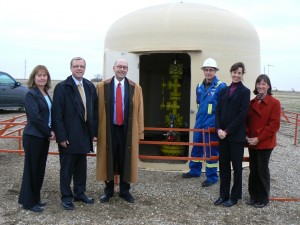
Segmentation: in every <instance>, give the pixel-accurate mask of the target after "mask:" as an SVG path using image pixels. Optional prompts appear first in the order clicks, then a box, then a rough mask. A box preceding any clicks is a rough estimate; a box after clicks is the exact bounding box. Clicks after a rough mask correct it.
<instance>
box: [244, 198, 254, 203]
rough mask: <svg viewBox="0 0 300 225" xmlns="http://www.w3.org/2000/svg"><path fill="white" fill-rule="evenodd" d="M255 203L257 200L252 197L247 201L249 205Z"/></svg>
mask: <svg viewBox="0 0 300 225" xmlns="http://www.w3.org/2000/svg"><path fill="white" fill-rule="evenodd" d="M255 203H256V201H255V200H254V199H251V198H250V199H249V200H248V201H247V202H246V204H247V205H254V204H255Z"/></svg>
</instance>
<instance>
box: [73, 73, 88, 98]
mask: <svg viewBox="0 0 300 225" xmlns="http://www.w3.org/2000/svg"><path fill="white" fill-rule="evenodd" d="M72 78H73V80H74V82H75V84H76V86H78V84H81V87H82V90H83V94H84V101H85V102H86V95H85V91H84V87H83V82H82V80H81V81H79V80H76V79H75V78H74V77H73V75H72Z"/></svg>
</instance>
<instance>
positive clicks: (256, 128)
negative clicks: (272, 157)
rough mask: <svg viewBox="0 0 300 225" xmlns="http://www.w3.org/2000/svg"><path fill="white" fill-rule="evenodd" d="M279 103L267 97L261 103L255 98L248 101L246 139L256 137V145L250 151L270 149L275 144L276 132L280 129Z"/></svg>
mask: <svg viewBox="0 0 300 225" xmlns="http://www.w3.org/2000/svg"><path fill="white" fill-rule="evenodd" d="M280 115H281V106H280V102H279V101H278V100H277V99H276V98H274V97H272V96H271V95H267V96H266V97H265V98H264V99H263V100H262V101H261V103H258V100H257V98H256V97H255V98H254V99H252V100H251V101H250V106H249V110H248V115H247V119H246V126H247V128H246V134H247V136H248V137H250V138H252V137H258V140H259V142H258V144H257V145H256V146H253V147H252V146H251V147H249V148H252V149H271V148H274V147H275V146H276V145H277V143H276V132H277V131H278V130H279V127H280Z"/></svg>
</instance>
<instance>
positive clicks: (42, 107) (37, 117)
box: [23, 87, 52, 138]
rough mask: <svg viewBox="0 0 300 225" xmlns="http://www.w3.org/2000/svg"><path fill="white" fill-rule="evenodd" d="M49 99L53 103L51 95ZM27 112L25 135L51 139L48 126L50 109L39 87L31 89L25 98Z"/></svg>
mask: <svg viewBox="0 0 300 225" xmlns="http://www.w3.org/2000/svg"><path fill="white" fill-rule="evenodd" d="M46 93H47V92H46ZM47 95H48V93H47ZM48 97H49V99H50V101H51V103H52V100H51V98H50V96H49V95H48ZM25 110H26V116H27V124H26V126H25V128H24V131H23V134H28V135H33V136H36V137H40V138H49V137H50V136H51V129H50V127H49V126H48V124H49V114H50V109H49V108H48V104H47V102H46V100H45V97H44V96H43V94H42V92H41V91H40V90H39V89H38V88H37V87H34V88H31V89H29V91H28V92H27V94H26V96H25Z"/></svg>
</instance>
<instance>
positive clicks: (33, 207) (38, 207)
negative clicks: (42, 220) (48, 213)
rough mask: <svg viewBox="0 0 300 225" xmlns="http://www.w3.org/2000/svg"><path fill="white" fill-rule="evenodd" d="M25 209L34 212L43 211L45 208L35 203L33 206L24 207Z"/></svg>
mask: <svg viewBox="0 0 300 225" xmlns="http://www.w3.org/2000/svg"><path fill="white" fill-rule="evenodd" d="M23 208H24V209H27V210H30V211H33V212H43V211H44V208H43V207H41V206H39V205H34V206H32V207H24V206H23Z"/></svg>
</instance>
